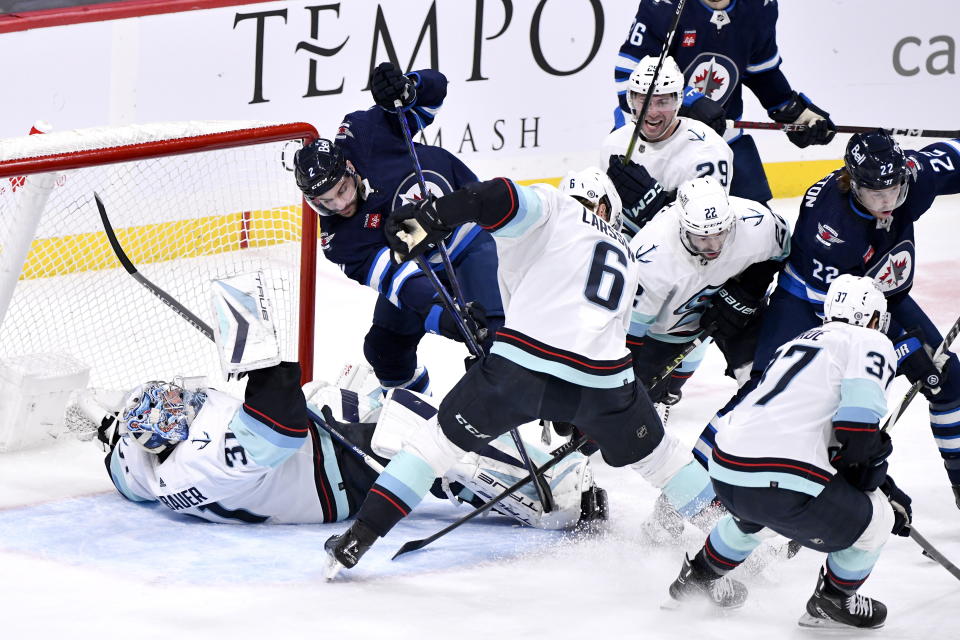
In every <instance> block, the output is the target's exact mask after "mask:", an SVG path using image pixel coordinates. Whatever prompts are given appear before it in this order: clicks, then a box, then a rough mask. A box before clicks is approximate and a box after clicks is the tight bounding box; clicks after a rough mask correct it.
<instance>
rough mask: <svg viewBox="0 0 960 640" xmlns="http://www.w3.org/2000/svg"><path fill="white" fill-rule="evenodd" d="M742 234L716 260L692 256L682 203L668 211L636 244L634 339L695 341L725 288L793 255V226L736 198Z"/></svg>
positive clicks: (738, 231)
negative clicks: (683, 237)
mask: <svg viewBox="0 0 960 640" xmlns="http://www.w3.org/2000/svg"><path fill="white" fill-rule="evenodd" d="M730 206H731V207H732V208H733V209H734V211H735V212H736V226H735V227H734V228H735V229H736V230H735V231H734V232H733V233H731V234H730V235H729V236H728V237H727V240H726V242H725V243H724V246H723V250H722V251H721V252H720V255H719V256H717V258H716V259H714V260H706V259H702V258H700V257H697V256H694V255H692V254H691V253H690V252H689V251H687V250H686V248H684V246H683V244H682V243H681V241H680V205H679V204H677V203H674V204H671V205H669V206H667V207H665V208H664V209H663V210H662V211H660V212H659V213H658V214H657V215H655V216H654V217H653V219H651V220H650V222H648V223H647V224H646V225H645V226H644V227H643V228H642V229H640V231H639V232H638V233H637V235H635V236H634V237H633V239H632V240H631V241H630V250H631V251H632V252H633V256H634V258H635V259H636V260H637V265H638V269H639V273H640V283H639V284H640V287H639V288H638V289H637V296H636V299H635V300H634V303H633V313H632V315H631V321H630V335H631V336H632V337H635V338H641V337H643V336H645V335H649V336H650V337H652V338H655V339H657V340H661V341H663V342H689V341H690V340H693V339H694V338H695V337H696V336H697V335H698V334H699V332H700V316H701V315H703V311H704V309H705V308H706V305H707V303H708V301H709V299H710V296H711V295H713V293H714V292H715V291H717V290H718V289H719V288H720V287H722V286H723V284H724V283H725V282H726V281H727V280H728V279H729V278H732V277H733V276H736V275H739V274H740V273H742V272H743V271H744V270H745V269H746V268H747V267H749V266H750V265H752V264H755V263H758V262H765V261H767V260H771V259H773V260H783V259H784V258H786V256H787V254H789V253H790V231H789V227H788V226H787V223H786V222H785V221H784V220H783V218H781V217H780V216H778V215H777V214H775V213H773V212H771V211H770V210H769V209H767V208H766V207H764V206H763V205H761V204H760V203H758V202H754V201H753V200H747V199H745V198H738V197H736V196H730Z"/></svg>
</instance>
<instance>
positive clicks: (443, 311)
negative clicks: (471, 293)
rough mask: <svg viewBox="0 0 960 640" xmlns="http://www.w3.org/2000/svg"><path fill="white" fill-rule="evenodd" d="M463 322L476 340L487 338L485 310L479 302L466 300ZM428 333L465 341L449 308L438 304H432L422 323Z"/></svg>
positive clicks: (480, 340) (481, 340)
mask: <svg viewBox="0 0 960 640" xmlns="http://www.w3.org/2000/svg"><path fill="white" fill-rule="evenodd" d="M463 322H464V324H465V325H466V328H467V330H468V331H470V332H471V333H473V337H474V338H476V340H477V342H478V343H480V342H483V341H485V340H486V339H487V333H488V332H487V310H486V309H484V308H483V305H482V304H480V303H479V302H468V303H467V305H466V307H464V310H463ZM423 326H424V328H425V329H426V330H427V331H428V332H429V333H435V334H439V335H441V336H443V337H445V338H450V339H451V340H456V341H457V342H466V338H464V336H463V332H462V331H461V330H460V324H459V323H458V322H457V319H456V318H455V317H454V316H453V314H452V313H451V312H450V310H449V309H447V308H446V307H442V306H440V305H437V304H435V305H433V307H431V309H430V313H429V314H427V319H426V320H425V321H424V323H423Z"/></svg>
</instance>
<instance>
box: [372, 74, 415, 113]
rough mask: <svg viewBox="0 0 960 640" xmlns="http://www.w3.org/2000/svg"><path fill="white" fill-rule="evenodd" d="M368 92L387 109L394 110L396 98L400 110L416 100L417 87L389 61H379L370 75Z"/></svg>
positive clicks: (378, 103)
mask: <svg viewBox="0 0 960 640" xmlns="http://www.w3.org/2000/svg"><path fill="white" fill-rule="evenodd" d="M370 92H371V93H372V94H373V101H374V102H376V103H377V105H378V106H380V107H382V108H384V109H386V110H387V111H396V102H397V100H399V101H400V103H401V105H402V106H401V110H406V109H407V108H409V107H410V106H411V105H412V104H413V103H414V102H416V100H417V87H416V84H415V83H414V81H413V80H411V79H410V78H408V77H407V76H405V75H403V74H402V73H400V70H399V69H397V68H396V67H395V66H393V64H392V63H390V62H381V63H380V64H379V65H377V68H376V69H374V70H373V75H372V76H370Z"/></svg>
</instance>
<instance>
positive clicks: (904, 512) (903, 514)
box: [880, 475, 913, 538]
mask: <svg viewBox="0 0 960 640" xmlns="http://www.w3.org/2000/svg"><path fill="white" fill-rule="evenodd" d="M880 491H883V493H884V495H885V496H887V498H889V499H890V505H891V506H892V507H893V528H892V529H891V530H890V533H893V534H895V535H898V536H903V537H905V538H906V537H909V536H910V522H912V521H913V507H911V506H910V503H911V502H913V500H911V499H910V496H908V495H907V494H905V493H904V492H903V491H902V490H901V489H900V487H898V486H897V485H896V484H895V483H894V482H893V478H891V477H890V476H889V475H888V476H887V477H886V479H884V481H883V483H882V484H881V485H880Z"/></svg>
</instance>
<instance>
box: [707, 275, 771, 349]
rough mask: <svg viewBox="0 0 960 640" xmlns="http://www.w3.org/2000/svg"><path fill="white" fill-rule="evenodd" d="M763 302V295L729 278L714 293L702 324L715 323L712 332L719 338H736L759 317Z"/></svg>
mask: <svg viewBox="0 0 960 640" xmlns="http://www.w3.org/2000/svg"><path fill="white" fill-rule="evenodd" d="M762 302H763V298H762V297H758V296H755V295H753V294H751V293H749V292H747V291H746V290H745V289H744V288H743V287H742V286H741V285H740V283H738V282H737V281H736V280H728V281H727V282H726V284H724V285H723V286H722V287H721V288H720V289H719V290H718V291H717V292H716V293H714V294H713V296H712V298H711V302H710V306H709V307H707V310H706V311H704V312H703V316H702V317H701V318H700V326H701V327H704V328H706V327H709V326H710V325H715V327H714V330H713V332H712V334H713V336H714V337H715V338H717V339H719V340H729V339H731V338H735V337H736V336H738V335H740V334H741V333H742V332H743V331H744V330H745V329H746V328H747V327H748V326H750V323H751V322H753V320H754V319H756V318H757V314H758V312H759V310H760V305H761V303H762Z"/></svg>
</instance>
